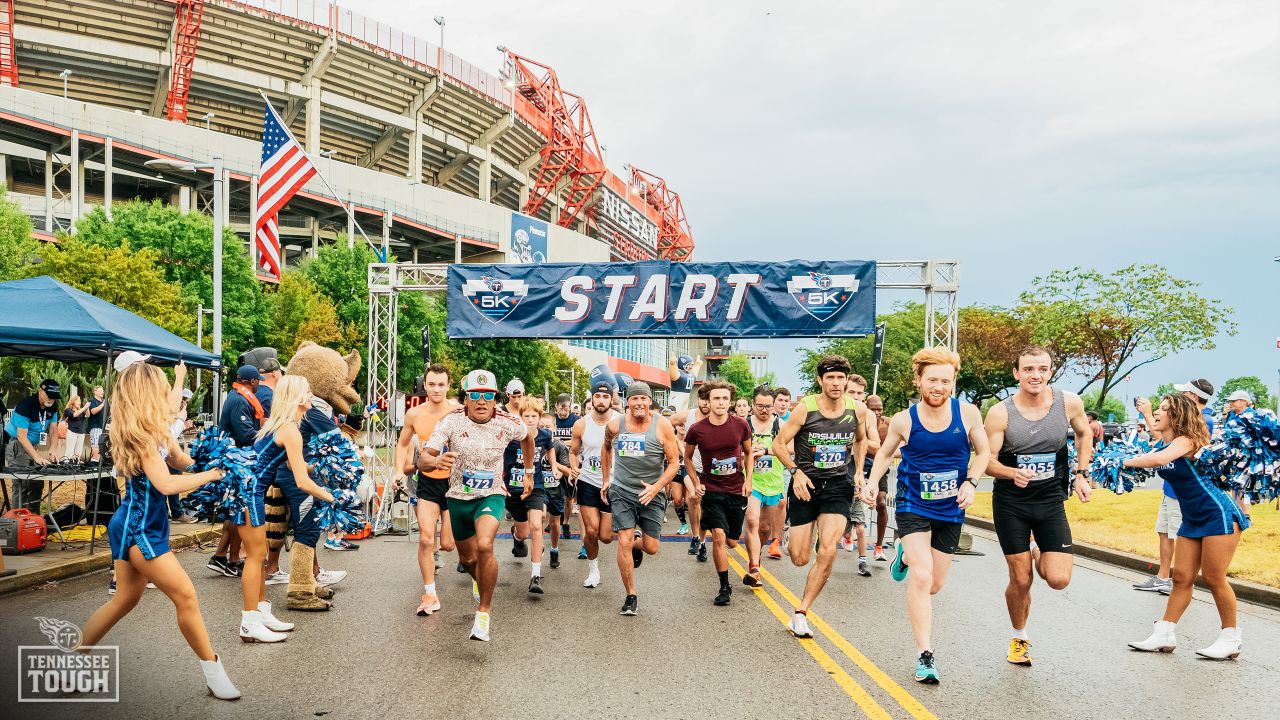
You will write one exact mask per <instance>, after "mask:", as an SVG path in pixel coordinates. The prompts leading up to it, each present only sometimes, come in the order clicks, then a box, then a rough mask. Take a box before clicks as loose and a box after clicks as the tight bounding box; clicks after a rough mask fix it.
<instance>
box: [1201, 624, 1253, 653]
mask: <svg viewBox="0 0 1280 720" xmlns="http://www.w3.org/2000/svg"><path fill="white" fill-rule="evenodd" d="M1242 645H1243V643H1242V642H1241V636H1240V628H1238V627H1230V628H1222V630H1221V631H1220V632H1219V633H1218V639H1217V640H1214V641H1213V644H1212V645H1210V646H1209V647H1207V648H1205V649H1203V650H1197V651H1196V654H1197V655H1199V656H1201V657H1207V658H1209V659H1210V660H1235V659H1236V658H1237V657H1239V656H1240V648H1241V646H1242Z"/></svg>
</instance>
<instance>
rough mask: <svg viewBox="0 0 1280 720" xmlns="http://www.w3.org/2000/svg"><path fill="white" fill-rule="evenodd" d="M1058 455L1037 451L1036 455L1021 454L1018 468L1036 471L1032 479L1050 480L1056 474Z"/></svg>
mask: <svg viewBox="0 0 1280 720" xmlns="http://www.w3.org/2000/svg"><path fill="white" fill-rule="evenodd" d="M1057 460H1058V456H1057V454H1056V453H1037V454H1034V455H1019V456H1018V469H1019V470H1030V471H1031V472H1032V473H1034V474H1033V475H1032V476H1031V479H1032V480H1048V479H1050V478H1052V477H1053V476H1054V474H1055V473H1054V471H1055V470H1056V469H1057Z"/></svg>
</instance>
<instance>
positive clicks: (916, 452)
mask: <svg viewBox="0 0 1280 720" xmlns="http://www.w3.org/2000/svg"><path fill="white" fill-rule="evenodd" d="M911 364H912V365H913V366H914V370H915V385H916V389H917V390H919V392H920V400H921V401H920V402H919V403H917V404H916V405H913V406H911V407H910V408H909V409H907V410H904V411H903V412H900V413H898V414H897V415H894V416H893V419H892V420H890V421H889V432H888V434H887V436H886V437H885V439H884V442H883V443H882V444H881V445H880V450H879V452H877V453H876V461H875V463H874V464H873V465H872V467H871V475H870V476H869V477H868V478H867V486H866V489H867V490H871V489H873V488H875V487H876V486H877V484H878V482H879V480H880V478H881V477H882V476H883V475H884V474H885V473H886V472H887V471H888V470H889V467H890V465H891V464H892V462H893V454H894V453H895V452H897V451H898V449H899V448H901V449H902V463H901V464H900V465H899V466H898V494H897V499H896V501H895V502H896V503H897V505H896V508H895V510H896V515H895V520H896V524H897V530H898V538H899V541H898V556H897V558H896V559H894V561H893V566H892V568H891V570H892V574H893V579H894V580H903V579H908V580H909V582H908V584H907V616H908V618H909V619H910V620H911V632H912V634H914V635H915V640H916V647H917V649H918V650H919V652H920V658H919V662H918V663H917V665H916V674H915V679H916V681H917V682H922V683H936V682H938V670H937V667H936V665H935V662H934V657H933V645H932V639H931V635H932V628H933V605H932V599H931V596H932V595H935V594H937V593H938V591H940V590H941V589H942V585H943V583H945V582H946V579H947V572H948V571H949V570H950V569H951V558H952V555H954V554H955V551H956V545H957V544H958V543H959V541H960V528H961V526H962V525H963V524H964V510H965V508H967V507H969V505H970V504H972V503H973V494H974V491H975V490H976V489H977V487H978V482H977V478H978V476H979V475H981V474H982V472H983V470H985V469H986V467H987V461H988V460H989V459H990V451H989V449H988V445H987V433H986V431H985V430H984V429H983V426H982V413H981V412H979V410H978V408H977V407H976V406H974V405H972V404H970V403H966V402H960V401H959V400H956V399H955V398H952V397H951V394H952V392H954V391H955V381H956V373H957V372H959V370H960V356H959V355H957V354H955V353H954V352H952V351H951V350H948V349H947V348H945V347H936V348H925V349H924V350H921V351H920V352H918V353H916V354H915V355H914V356H913V357H912V358H911ZM867 499H871V500H874V496H871V497H870V498H864V500H867ZM908 568H911V570H910V573H908ZM908 575H909V577H908Z"/></svg>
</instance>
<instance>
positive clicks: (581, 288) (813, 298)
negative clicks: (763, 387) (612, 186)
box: [448, 260, 876, 338]
mask: <svg viewBox="0 0 1280 720" xmlns="http://www.w3.org/2000/svg"><path fill="white" fill-rule="evenodd" d="M875 317H876V265H875V263H874V262H871V261H868V260H826V261H808V260H789V261H784V262H733V263H727V262H726V263H683V262H669V261H666V260H649V261H644V262H632V263H546V264H542V265H519V264H501V265H450V266H449V322H448V332H449V336H450V337H455V338H521V337H527V338H580V337H600V338H604V337H610V338H626V337H733V338H741V337H826V336H837V337H838V336H853V335H868V334H870V333H872V332H874V331H875Z"/></svg>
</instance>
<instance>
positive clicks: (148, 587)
mask: <svg viewBox="0 0 1280 720" xmlns="http://www.w3.org/2000/svg"><path fill="white" fill-rule="evenodd" d="M147 589H148V590H155V589H156V584H155V583H153V582H149V583H147Z"/></svg>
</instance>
